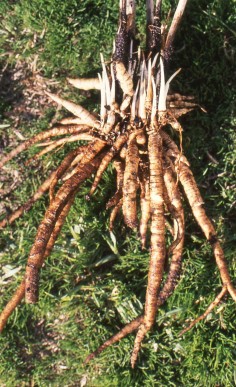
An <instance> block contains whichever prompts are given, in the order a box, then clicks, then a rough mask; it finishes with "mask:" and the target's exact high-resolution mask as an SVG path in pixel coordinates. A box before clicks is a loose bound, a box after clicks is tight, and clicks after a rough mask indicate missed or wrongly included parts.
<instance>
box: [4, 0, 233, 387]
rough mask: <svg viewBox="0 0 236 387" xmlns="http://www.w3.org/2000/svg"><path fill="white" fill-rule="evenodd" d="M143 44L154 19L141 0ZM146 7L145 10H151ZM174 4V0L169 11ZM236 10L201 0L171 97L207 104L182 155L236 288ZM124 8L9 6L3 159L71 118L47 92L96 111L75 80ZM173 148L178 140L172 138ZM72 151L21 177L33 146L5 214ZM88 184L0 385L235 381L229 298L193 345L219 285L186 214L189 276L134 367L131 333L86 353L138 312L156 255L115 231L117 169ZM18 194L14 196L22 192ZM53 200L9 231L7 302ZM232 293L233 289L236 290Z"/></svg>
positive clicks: (13, 165) (8, 345)
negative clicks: (110, 203) (148, 21)
mask: <svg viewBox="0 0 236 387" xmlns="http://www.w3.org/2000/svg"><path fill="white" fill-rule="evenodd" d="M137 3H138V11H137V18H138V20H139V24H138V28H139V37H140V40H141V41H142V39H143V38H144V33H145V27H144V20H145V10H144V8H145V7H144V5H142V3H141V2H140V1H138V2H137ZM143 3H144V2H143ZM175 4H176V1H167V0H165V1H164V12H165V15H167V13H168V10H169V8H170V5H171V6H172V9H173V8H174V5H175ZM235 8H236V1H235V0H228V1H224V2H222V1H220V0H210V1H206V0H198V1H197V0H192V1H189V4H188V6H187V9H186V14H185V17H184V20H183V23H182V25H181V29H180V30H179V33H178V37H177V41H176V55H175V57H174V60H173V63H172V65H171V66H172V70H173V71H172V72H174V71H175V70H176V69H178V68H179V67H181V68H182V71H181V72H180V74H179V75H178V77H177V78H176V79H175V81H174V82H173V85H172V87H173V90H174V91H175V92H180V93H182V94H184V95H194V96H195V97H196V100H197V101H198V103H199V105H200V106H202V107H203V108H204V109H205V110H206V113H204V112H203V111H202V110H201V109H200V108H199V109H196V110H194V111H193V112H191V113H189V114H188V115H186V116H184V118H182V119H181V124H182V126H183V128H184V133H183V146H184V153H185V154H186V156H187V157H188V159H189V161H190V162H191V168H192V170H193V172H194V175H195V177H196V180H197V182H198V184H199V188H200V191H201V193H202V196H203V198H204V201H205V206H206V209H207V213H208V215H209V216H210V217H211V218H212V219H213V220H214V224H215V226H216V229H217V232H218V236H219V238H220V240H221V242H222V245H223V247H224V251H225V255H226V258H227V261H228V263H229V267H230V273H231V276H232V278H236V260H235V250H236V236H235V229H236V221H235V219H236V200H235V189H236V184H235V182H236V171H235V166H236V132H235V123H236V122H235V111H234V109H235V84H234V82H235V79H234V76H235V62H236V51H235V50H236V29H235V25H236V16H235ZM117 10H118V1H116V2H114V1H111V0H107V1H105V0H97V1H94V0H84V1H78V0H67V1H62V0H57V1H56V0H51V1H49V0H31V1H29V0H21V1H19V2H16V1H8V0H2V1H1V3H0V22H1V23H0V152H1V153H2V152H3V153H6V152H7V151H9V150H10V149H12V148H14V147H15V146H16V144H18V143H19V142H21V141H22V140H23V138H28V137H30V136H32V135H33V134H34V133H37V132H39V131H42V130H44V129H47V128H48V126H49V125H50V124H52V123H53V122H55V121H56V120H57V119H58V118H60V117H63V116H64V115H66V112H65V111H64V110H62V109H61V110H58V109H57V108H56V106H55V104H53V103H51V102H50V101H49V100H48V99H47V98H46V97H45V94H44V90H45V89H46V88H47V89H48V90H51V91H52V92H58V93H60V94H61V95H63V97H66V98H70V99H72V100H74V101H77V102H79V103H81V104H83V105H84V106H86V107H87V108H89V109H90V110H91V111H98V110H99V96H98V95H97V94H96V92H78V91H74V90H73V89H72V88H71V87H70V86H68V84H67V82H66V77H76V76H80V77H90V76H91V77H92V76H96V74H97V73H98V72H99V71H100V68H101V66H100V52H102V53H103V54H104V56H105V58H106V59H109V58H110V56H111V51H112V40H113V37H114V34H115V31H116V27H117ZM176 141H178V137H177V135H176ZM68 149H70V148H69V146H67V147H64V148H62V149H61V150H60V151H59V152H57V153H53V154H51V155H45V156H44V157H43V158H42V159H41V160H40V161H37V162H35V163H33V164H32V166H30V167H28V168H27V167H25V164H24V162H25V161H26V159H27V158H28V157H29V156H30V155H32V154H33V152H34V151H35V149H34V150H29V151H28V152H25V153H23V154H21V155H20V156H18V157H17V158H16V159H15V160H13V161H12V162H10V163H9V164H7V165H6V167H5V168H4V169H3V170H2V171H1V172H0V195H1V196H0V197H1V203H0V217H1V218H4V216H5V215H6V214H8V213H9V212H10V211H12V210H14V209H15V208H17V207H18V206H19V205H20V204H21V203H23V202H24V201H25V200H26V199H27V197H29V196H30V195H31V194H32V193H33V192H34V191H35V189H36V187H38V186H39V184H40V182H42V181H43V178H45V176H46V175H47V174H48V173H49V171H50V170H52V168H53V167H54V166H55V164H58V163H59V161H60V160H61V159H62V157H63V155H64V154H65V153H66V152H67V151H68ZM90 185H91V181H87V182H86V183H85V184H84V185H83V186H82V189H81V191H80V193H79V195H78V197H77V199H76V201H75V204H74V206H73V208H72V210H71V212H70V214H69V216H68V218H67V221H66V223H65V225H64V227H63V230H62V232H61V235H60V237H59V239H58V241H57V243H56V246H55V248H54V251H53V253H52V255H51V257H50V258H49V259H48V260H47V262H46V264H45V266H44V267H43V269H42V271H41V277H40V300H39V302H38V304H37V305H34V306H31V305H25V304H24V303H22V305H21V306H20V307H18V308H17V310H16V311H15V312H14V313H13V315H12V316H11V318H10V319H9V322H8V324H7V326H6V328H5V330H4V332H3V333H2V335H1V336H0V386H6V387H8V386H9V387H10V386H40V387H41V386H62V385H64V386H68V387H69V386H88V387H99V386H122V387H125V386H127V387H128V386H132V387H133V386H134V387H136V386H137V387H139V386H148V387H149V386H163V387H164V386H177V387H179V386H189V387H190V386H199V387H202V386H212V387H213V386H215V387H216V386H220V387H228V386H229V387H230V386H233V385H235V384H236V346H235V342H236V334H235V328H236V324H235V321H236V309H235V304H234V302H233V300H232V299H231V298H230V297H228V298H226V299H224V301H223V302H222V303H221V304H220V306H218V307H217V308H216V309H215V310H214V311H213V312H212V313H211V314H210V315H209V316H208V317H207V319H206V320H204V321H202V322H200V323H199V324H198V325H197V326H195V327H194V328H193V329H192V330H191V331H190V332H188V333H186V334H185V335H184V336H183V337H179V336H178V333H179V332H180V331H181V329H182V328H183V326H185V324H186V321H187V320H188V319H193V318H195V317H197V316H198V315H199V314H201V313H203V311H204V310H205V309H206V307H207V306H208V305H209V303H210V302H211V301H212V300H213V299H214V297H215V296H216V295H217V294H218V292H219V291H220V288H221V282H220V278H219V274H218V271H217V269H216V266H215V262H214V260H213V256H212V252H211V248H210V246H209V245H208V243H207V242H206V241H205V239H204V238H203V235H202V233H201V231H200V229H199V228H198V226H197V225H196V223H195V221H194V219H193V216H192V215H190V212H189V211H188V208H187V207H186V208H185V213H186V223H187V226H186V243H185V251H184V264H183V270H182V275H181V280H180V282H179V284H178V287H177V289H176V291H175V292H174V294H173V296H172V297H171V298H170V299H168V302H167V303H166V304H165V305H164V306H163V307H162V308H161V309H160V311H159V312H158V316H157V321H156V324H155V327H154V329H153V330H152V331H151V332H150V333H149V335H148V337H147V338H146V339H145V341H144V343H143V345H142V350H141V353H140V356H139V361H138V364H137V366H136V368H135V370H132V369H131V368H130V354H131V351H132V346H133V341H134V335H130V336H128V337H127V338H125V339H123V340H122V341H121V342H120V343H118V344H116V345H114V346H113V347H111V348H109V349H107V350H106V351H104V352H103V353H102V354H101V355H100V356H99V357H98V358H96V359H95V360H93V361H92V362H91V363H90V364H89V365H88V366H83V361H84V359H85V358H86V356H87V355H88V354H89V353H90V352H91V351H93V350H95V349H96V347H97V346H98V345H100V344H101V343H102V342H103V341H104V340H106V339H107V338H108V337H109V336H111V335H112V334H114V333H116V332H117V331H118V330H119V329H120V328H121V327H122V326H123V325H124V324H125V323H127V322H129V321H131V320H132V319H133V318H134V317H136V316H138V315H139V314H140V313H141V312H142V305H143V303H144V299H145V287H146V280H147V271H148V260H149V253H148V251H147V250H145V251H141V247H140V241H139V238H138V235H137V234H135V233H134V232H132V231H130V230H128V229H127V228H126V227H125V226H124V225H123V222H122V219H121V218H119V220H118V222H117V225H116V228H115V230H114V233H110V232H109V229H108V224H109V211H106V210H105V206H106V202H107V200H108V199H109V198H110V196H111V195H112V194H113V193H114V191H115V179H114V171H113V170H112V168H111V167H110V168H109V169H108V170H107V171H106V173H105V174H104V176H103V179H102V182H101V184H100V186H99V188H98V189H97V191H96V193H95V195H94V197H93V198H92V199H91V200H90V201H87V200H86V199H85V197H86V194H87V193H88V190H89V187H90ZM13 188H14V189H13ZM47 204H48V198H47V197H45V198H42V199H40V201H38V202H37V203H36V204H35V205H34V207H33V208H32V209H31V210H30V211H29V212H28V213H26V214H25V215H24V216H23V217H22V218H21V219H19V220H17V221H16V222H15V223H14V224H13V225H11V226H8V227H7V228H5V229H4V230H1V232H0V295H1V299H0V306H1V308H3V306H4V305H5V304H6V302H7V300H8V299H9V298H10V297H11V294H12V293H13V291H14V290H15V289H16V287H17V285H18V284H19V283H20V281H21V278H22V276H23V273H24V267H25V263H26V259H27V254H28V252H29V250H30V247H31V245H32V243H33V240H34V236H35V233H36V230H37V227H38V225H39V222H40V219H41V218H42V217H43V213H44V211H45V209H46V207H47ZM234 283H236V282H235V280H234Z"/></svg>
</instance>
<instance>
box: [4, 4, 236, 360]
mask: <svg viewBox="0 0 236 387" xmlns="http://www.w3.org/2000/svg"><path fill="white" fill-rule="evenodd" d="M186 2H187V1H183V0H180V1H179V4H178V7H177V9H176V12H175V15H174V18H173V21H172V24H171V26H170V28H169V30H168V31H167V27H166V26H165V25H162V24H161V1H157V3H156V5H155V6H153V2H152V1H147V50H146V52H141V50H140V49H139V48H138V45H137V42H136V39H135V32H136V29H135V2H134V1H129V0H127V1H125V0H123V1H122V0H121V1H120V15H119V27H118V32H117V35H116V41H115V50H114V53H113V56H112V60H111V61H110V63H105V62H104V59H103V57H102V56H101V61H102V74H101V75H99V79H95V80H94V79H93V80H87V79H76V80H75V79H69V82H70V83H71V84H72V85H74V86H75V87H78V88H80V89H85V90H88V89H91V88H94V89H99V90H100V92H101V111H100V117H99V119H98V118H97V117H95V116H94V115H93V114H91V113H90V112H88V111H87V110H86V109H85V108H83V107H82V106H79V105H77V104H74V103H72V102H69V101H67V100H64V99H62V98H60V97H59V96H57V95H54V94H51V93H47V94H48V96H49V97H50V98H51V99H52V100H54V101H55V102H57V103H58V104H60V105H62V106H64V107H65V108H66V109H67V110H68V111H70V112H71V113H72V114H73V117H72V118H67V119H63V120H62V121H61V122H60V123H58V125H56V126H55V127H53V128H52V129H49V130H47V131H45V132H42V133H40V134H38V135H36V136H34V137H33V138H31V139H29V140H27V141H26V142H24V143H23V144H21V145H19V146H18V147H17V148H16V149H14V150H12V151H11V152H10V153H9V154H7V155H6V156H4V157H2V158H1V160H0V167H2V166H3V165H4V164H5V163H7V162H8V161H10V160H11V159H12V158H13V157H15V156H17V155H18V154H19V153H20V152H23V151H24V150H26V149H28V148H29V147H31V146H32V145H34V144H38V145H40V146H43V150H41V151H40V152H39V153H37V154H36V155H35V156H34V159H36V158H38V157H40V156H42V155H43V154H45V153H47V152H49V151H51V150H53V149H57V148H58V147H60V146H62V145H63V144H65V143H68V142H77V141H80V140H84V141H87V145H78V147H77V148H76V149H74V150H73V151H71V152H70V153H68V154H67V156H66V157H65V158H64V160H63V161H62V162H61V164H60V166H59V167H58V168H57V169H56V170H55V171H53V172H52V173H51V175H50V176H49V177H48V178H47V179H46V180H45V182H44V183H43V184H42V185H41V186H40V187H39V189H38V190H37V191H36V192H35V194H34V195H33V196H32V197H31V198H30V199H29V200H28V201H27V202H26V203H25V204H24V205H23V206H22V207H20V208H18V209H17V210H16V211H15V212H14V213H12V214H11V215H10V216H8V217H7V218H6V219H4V220H2V221H1V222H0V227H1V228H3V227H5V226H6V225H7V224H9V223H12V222H13V221H14V220H15V219H17V218H18V217H19V216H21V215H22V214H23V213H24V212H25V211H28V210H29V209H30V207H31V206H32V205H33V203H34V202H35V201H36V200H38V199H39V198H40V197H41V196H42V195H43V194H44V193H45V192H47V191H48V192H49V197H50V203H49V206H48V209H47V211H46V213H45V216H44V218H43V220H42V221H41V223H40V225H39V228H38V231H37V235H36V238H35V242H34V244H33V246H32V248H31V251H30V253H29V258H28V262H27V265H26V273H25V277H24V279H23V280H22V283H21V285H20V287H19V288H18V289H17V291H16V293H15V294H14V295H13V297H12V299H11V300H10V301H9V303H8V304H7V305H6V307H5V309H4V310H3V312H2V314H1V315H0V331H2V329H3V328H4V326H5V324H6V322H7V319H8V317H9V316H10V314H11V313H12V312H13V310H14V309H15V308H16V306H17V305H18V304H19V303H20V302H21V300H22V299H23V298H24V297H25V300H26V302H28V303H35V302H37V299H38V282H39V271H40V268H41V267H42V264H43V262H44V260H45V259H46V258H47V257H48V256H49V255H50V253H51V251H52V248H53V246H54V244H55V241H56V238H57V236H58V234H59V233H60V231H61V228H62V225H63V223H64V221H65V218H66V216H67V214H68V212H69V210H70V207H71V206H72V204H73V201H74V198H75V196H76V193H77V192H78V190H79V188H80V185H81V184H82V183H83V182H84V181H85V180H86V179H88V178H89V177H91V176H92V175H93V174H94V176H95V177H94V181H93V184H92V187H91V189H90V193H89V196H92V195H93V193H94V191H95V190H96V188H97V186H98V184H99V183H100V180H101V177H102V175H103V172H104V171H105V170H106V168H107V167H108V165H109V164H110V163H112V164H113V166H114V169H115V171H116V176H117V187H116V191H115V192H114V195H113V196H112V198H111V199H110V200H109V201H108V203H107V209H110V208H111V214H110V229H111V230H112V228H113V226H114V222H115V220H116V216H117V214H118V213H119V212H122V214H123V219H124V222H125V224H126V225H127V227H129V228H131V229H138V230H139V234H140V239H141V245H142V248H145V245H146V239H147V235H149V234H147V232H148V230H150V264H149V273H148V283H147V289H146V300H145V307H144V311H143V314H142V316H140V317H138V318H137V319H135V320H133V321H132V322H131V323H129V324H128V325H126V326H125V327H124V328H123V329H122V330H121V331H119V332H118V333H117V334H116V335H114V336H113V337H112V338H110V339H109V340H107V341H106V342H105V343H104V344H102V345H101V347H99V348H98V349H97V350H96V351H95V352H94V353H92V354H90V355H89V356H88V358H87V359H86V361H89V360H90V359H92V358H93V357H94V356H96V355H97V354H99V353H100V352H101V351H103V350H104V349H105V348H106V347H108V346H110V345H112V344H113V343H115V342H117V341H119V340H120V339H122V338H123V337H125V336H126V335H128V334H129V333H131V332H133V331H134V330H136V331H137V334H136V339H135V343H134V349H133V353H132V356H131V364H132V367H134V365H135V363H136V360H137V356H138V353H139V350H140V346H141V343H142V341H143V339H144V337H145V335H146V333H147V332H148V331H149V330H150V329H151V328H152V326H153V324H154V322H155V318H156V313H157V310H158V308H159V307H160V306H161V305H162V304H163V303H164V302H165V301H166V300H167V299H168V297H170V295H171V294H172V293H173V291H174V290H175V287H176V285H177V283H178V279H179V276H180V272H181V265H182V252H183V247H184V234H185V220H184V211H183V200H184V197H185V198H186V199H187V201H188V203H189V206H190V208H191V210H192V213H193V215H194V217H195V219H196V221H197V223H198V224H199V226H200V228H201V229H202V231H203V233H204V235H205V237H206V239H207V240H208V241H209V243H210V244H211V246H212V250H213V253H214V257H215V262H216V265H217V267H218V269H219V273H220V276H221V280H222V290H221V292H220V293H219V295H218V296H217V297H216V298H215V300H214V301H213V302H212V304H211V305H210V306H209V307H208V309H207V311H206V312H205V313H204V315H202V316H200V317H199V318H198V319H196V320H195V321H193V322H192V323H191V324H190V326H189V327H187V328H185V329H184V331H183V332H182V333H184V332H186V331H187V330H188V329H190V328H191V327H192V326H193V325H194V324H195V323H197V322H198V321H199V320H200V319H202V318H204V317H205V316H206V315H207V314H208V313H209V312H210V310H212V308H213V307H215V306H216V305H217V304H218V303H219V302H220V300H221V299H222V297H223V296H224V295H225V294H226V293H229V294H230V295H231V296H232V298H233V299H234V300H235V301H236V290H235V288H234V287H233V285H232V282H231V279H230V276H229V273H228V269H227V265H226V261H225V258H224V253H223V250H222V248H221V246H220V243H219V241H218V239H217V236H216V233H215V230H214V227H213V225H212V223H211V221H210V220H209V218H208V217H207V215H206V213H205V210H204V207H203V200H202V197H201V195H200V192H199V190H198V187H197V185H196V182H195V180H194V177H193V174H192V172H191V169H190V166H189V163H188V160H187V159H186V157H185V156H184V155H183V151H182V145H181V144H182V142H181V139H182V127H181V125H180V123H179V122H178V118H179V117H180V116H181V115H183V114H186V113H188V112H189V111H190V110H192V109H193V108H195V107H196V106H197V105H196V103H195V102H194V100H193V98H192V97H185V96H181V95H179V94H174V93H169V85H170V82H171V80H172V79H173V77H174V76H176V75H177V73H178V72H179V70H178V71H176V73H175V74H173V76H171V77H170V78H169V80H168V81H166V80H165V77H166V73H167V72H168V64H169V61H170V58H171V56H172V55H173V40H174V36H175V33H176V29H177V27H178V25H179V22H180V20H181V17H182V14H183V11H184V8H185V5H186ZM170 128H172V129H173V130H174V131H177V132H178V133H179V138H180V147H178V146H177V145H176V143H175V142H174V141H173V139H172V138H171V136H170V135H169V134H168V133H170V132H171V130H170ZM30 161H31V160H29V162H30ZM181 192H183V193H184V196H183V195H182V193H181ZM170 218H171V223H172V225H171V226H168V225H169V222H168V224H167V219H170ZM166 227H169V230H170V232H171V234H172V243H171V245H170V246H168V247H167V246H166V240H165V235H166ZM167 258H168V259H170V265H169V269H168V270H169V271H168V275H167V277H166V279H165V280H163V272H164V266H165V262H166V259H167Z"/></svg>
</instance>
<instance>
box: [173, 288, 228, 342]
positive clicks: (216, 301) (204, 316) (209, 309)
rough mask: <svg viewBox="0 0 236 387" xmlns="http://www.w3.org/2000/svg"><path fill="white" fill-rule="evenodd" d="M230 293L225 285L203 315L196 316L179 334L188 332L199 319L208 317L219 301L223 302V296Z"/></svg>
mask: <svg viewBox="0 0 236 387" xmlns="http://www.w3.org/2000/svg"><path fill="white" fill-rule="evenodd" d="M227 293H228V290H227V287H226V286H224V287H223V288H222V290H221V292H220V293H219V294H218V296H216V298H215V299H214V301H212V303H211V304H210V305H209V306H208V308H207V309H206V311H205V312H204V313H203V314H202V315H201V316H199V317H198V318H196V319H195V320H194V321H192V322H191V323H190V324H189V325H188V326H187V327H186V328H184V329H183V330H182V331H181V332H180V333H179V336H182V335H184V334H185V333H186V332H188V331H189V330H190V329H192V328H193V327H194V325H196V324H197V323H198V322H199V321H201V320H203V319H204V318H206V317H207V316H208V314H209V313H211V311H212V310H213V309H214V308H215V307H216V306H217V305H219V303H220V302H221V300H222V298H223V297H224V296H225V295H226V294H227Z"/></svg>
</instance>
